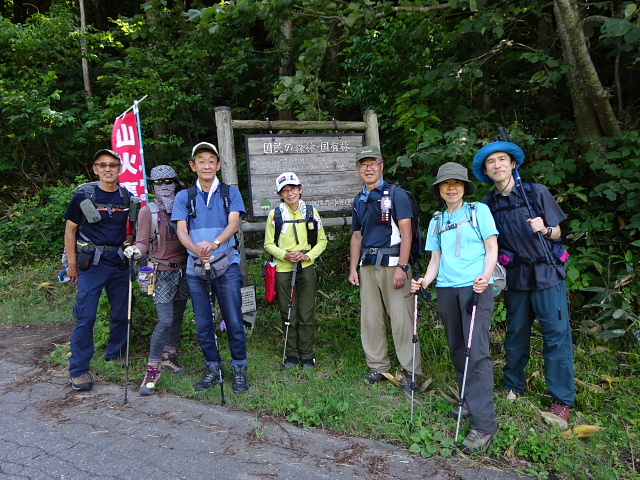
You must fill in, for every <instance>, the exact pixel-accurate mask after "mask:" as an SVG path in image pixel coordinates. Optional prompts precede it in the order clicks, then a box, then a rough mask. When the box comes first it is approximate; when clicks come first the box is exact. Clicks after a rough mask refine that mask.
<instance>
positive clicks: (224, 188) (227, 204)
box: [219, 182, 231, 215]
mask: <svg viewBox="0 0 640 480" xmlns="http://www.w3.org/2000/svg"><path fill="white" fill-rule="evenodd" d="M219 188H220V196H221V197H222V202H223V203H224V209H225V210H226V211H227V215H228V214H229V209H230V208H231V197H230V195H229V190H230V187H229V185H228V184H226V183H224V182H220V185H219Z"/></svg>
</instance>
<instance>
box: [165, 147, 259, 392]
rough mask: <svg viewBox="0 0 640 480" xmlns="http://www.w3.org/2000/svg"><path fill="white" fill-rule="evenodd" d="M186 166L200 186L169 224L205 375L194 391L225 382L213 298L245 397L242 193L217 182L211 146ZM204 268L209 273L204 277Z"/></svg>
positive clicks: (185, 195) (237, 388)
mask: <svg viewBox="0 0 640 480" xmlns="http://www.w3.org/2000/svg"><path fill="white" fill-rule="evenodd" d="M189 165H190V166H191V170H193V171H194V172H196V174H197V175H198V180H197V181H196V185H195V186H194V187H191V188H190V189H189V190H182V191H180V192H178V194H177V195H176V200H175V203H174V207H173V214H172V220H173V221H176V222H177V224H178V238H180V242H182V244H183V245H184V246H185V248H187V250H188V251H189V259H188V263H187V282H188V284H189V290H190V292H191V299H192V302H193V310H194V313H195V317H196V330H197V332H198V342H199V344H200V348H202V353H203V354H204V358H205V362H206V366H207V370H208V373H207V375H206V376H205V378H204V379H203V380H202V381H201V382H199V383H198V384H197V385H196V387H195V388H196V390H206V389H208V388H211V387H212V386H214V385H218V384H220V383H222V382H223V379H224V375H223V371H222V370H223V361H222V358H221V357H220V352H219V349H218V342H217V337H216V331H215V323H214V318H213V314H212V308H213V306H212V303H211V302H212V301H215V298H217V299H218V303H219V305H220V311H221V313H222V316H223V318H224V321H225V325H226V327H227V335H228V338H229V348H230V350H231V370H232V373H233V391H234V392H236V393H245V392H246V391H247V390H248V388H249V387H248V384H247V366H248V363H247V342H246V337H245V332H244V323H243V318H242V295H241V288H242V275H241V273H240V266H239V263H240V254H239V253H238V251H237V246H236V242H235V237H234V235H235V233H236V232H237V231H238V228H239V226H240V219H241V218H242V217H243V216H244V214H245V207H244V203H243V201H242V196H241V195H240V191H239V190H238V189H237V188H236V187H231V186H229V185H226V184H224V183H222V182H220V181H219V180H218V178H217V176H216V173H217V172H218V171H219V170H220V167H221V166H222V164H221V162H220V157H219V156H218V150H217V149H216V147H215V146H214V145H212V144H210V143H206V142H202V143H199V144H197V145H196V146H195V147H193V150H192V159H191V161H190V162H189ZM206 263H208V264H209V265H210V268H209V272H207V273H206V274H205V270H204V265H205V264H206ZM207 276H209V278H207ZM210 286H211V289H212V290H213V295H212V296H211V297H210V290H209V288H210Z"/></svg>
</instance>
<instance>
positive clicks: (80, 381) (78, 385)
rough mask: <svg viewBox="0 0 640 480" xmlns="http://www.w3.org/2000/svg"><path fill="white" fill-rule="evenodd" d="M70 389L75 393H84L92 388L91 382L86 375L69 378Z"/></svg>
mask: <svg viewBox="0 0 640 480" xmlns="http://www.w3.org/2000/svg"><path fill="white" fill-rule="evenodd" d="M71 388H73V389H74V390H76V391H77V392H86V391H87V390H91V389H92V388H93V381H92V380H91V377H89V374H88V373H85V374H83V375H80V376H79V377H71Z"/></svg>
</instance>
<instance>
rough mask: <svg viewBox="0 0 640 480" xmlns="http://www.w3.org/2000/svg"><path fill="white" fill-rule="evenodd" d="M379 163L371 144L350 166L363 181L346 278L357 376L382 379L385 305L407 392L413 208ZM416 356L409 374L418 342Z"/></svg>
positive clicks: (384, 371) (385, 349)
mask: <svg viewBox="0 0 640 480" xmlns="http://www.w3.org/2000/svg"><path fill="white" fill-rule="evenodd" d="M383 167H384V161H383V159H382V155H381V153H380V148H378V147H377V146H375V145H370V146H365V147H362V148H361V149H360V150H359V151H358V152H357V153H356V169H357V171H358V173H359V175H360V178H361V179H362V181H363V182H364V187H363V189H362V191H361V192H360V193H359V194H358V195H356V198H355V199H354V203H353V212H352V224H351V229H352V231H353V233H352V234H351V244H350V262H349V267H350V268H349V282H350V283H351V284H352V285H355V286H359V287H360V337H361V340H362V348H363V350H364V354H365V358H366V361H367V366H368V367H369V372H368V373H367V374H365V375H364V377H363V380H364V381H365V383H368V384H374V383H378V382H383V381H385V380H386V379H387V377H386V375H388V374H389V372H390V369H391V361H390V359H389V352H388V347H387V328H386V325H385V318H384V317H385V311H386V312H387V313H388V315H389V318H390V323H391V332H392V335H393V342H394V345H395V350H396V356H397V357H398V361H399V363H400V365H401V366H402V388H403V389H404V390H405V391H406V392H407V393H411V388H412V373H413V372H412V369H413V361H412V360H413V355H412V352H413V345H414V344H413V343H412V338H413V313H414V302H413V299H412V298H409V297H411V295H408V294H409V290H410V284H409V281H408V279H409V278H410V277H409V274H410V272H409V270H410V268H411V267H410V265H409V257H410V253H411V241H412V235H411V219H412V218H413V210H412V208H411V202H410V200H409V197H408V195H407V193H406V191H405V190H403V189H402V188H395V190H393V191H392V188H393V186H392V185H390V184H389V183H387V182H386V181H385V180H384V178H383V176H382V171H383ZM383 207H385V208H386V209H387V211H386V212H383ZM358 267H360V271H359V272H358ZM407 295H408V296H407ZM416 359H417V361H416V363H415V375H420V374H421V373H422V369H421V361H420V347H419V346H418V347H417V348H416Z"/></svg>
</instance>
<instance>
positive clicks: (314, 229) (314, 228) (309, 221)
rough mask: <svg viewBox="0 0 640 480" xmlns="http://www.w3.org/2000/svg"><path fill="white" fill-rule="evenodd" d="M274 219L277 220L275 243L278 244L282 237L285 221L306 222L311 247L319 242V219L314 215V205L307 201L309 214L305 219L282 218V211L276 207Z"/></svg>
mask: <svg viewBox="0 0 640 480" xmlns="http://www.w3.org/2000/svg"><path fill="white" fill-rule="evenodd" d="M273 219H274V221H275V233H274V235H273V243H274V244H275V245H278V239H279V238H280V232H281V230H282V227H283V226H284V224H285V223H304V224H305V225H306V226H307V241H308V242H309V245H310V246H311V248H313V247H315V246H316V244H317V243H318V221H317V220H315V219H314V217H313V205H311V204H310V203H307V214H306V216H305V218H304V219H299V220H287V221H286V222H285V221H284V220H283V219H282V211H281V210H280V208H276V209H275V211H274V213H273Z"/></svg>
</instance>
